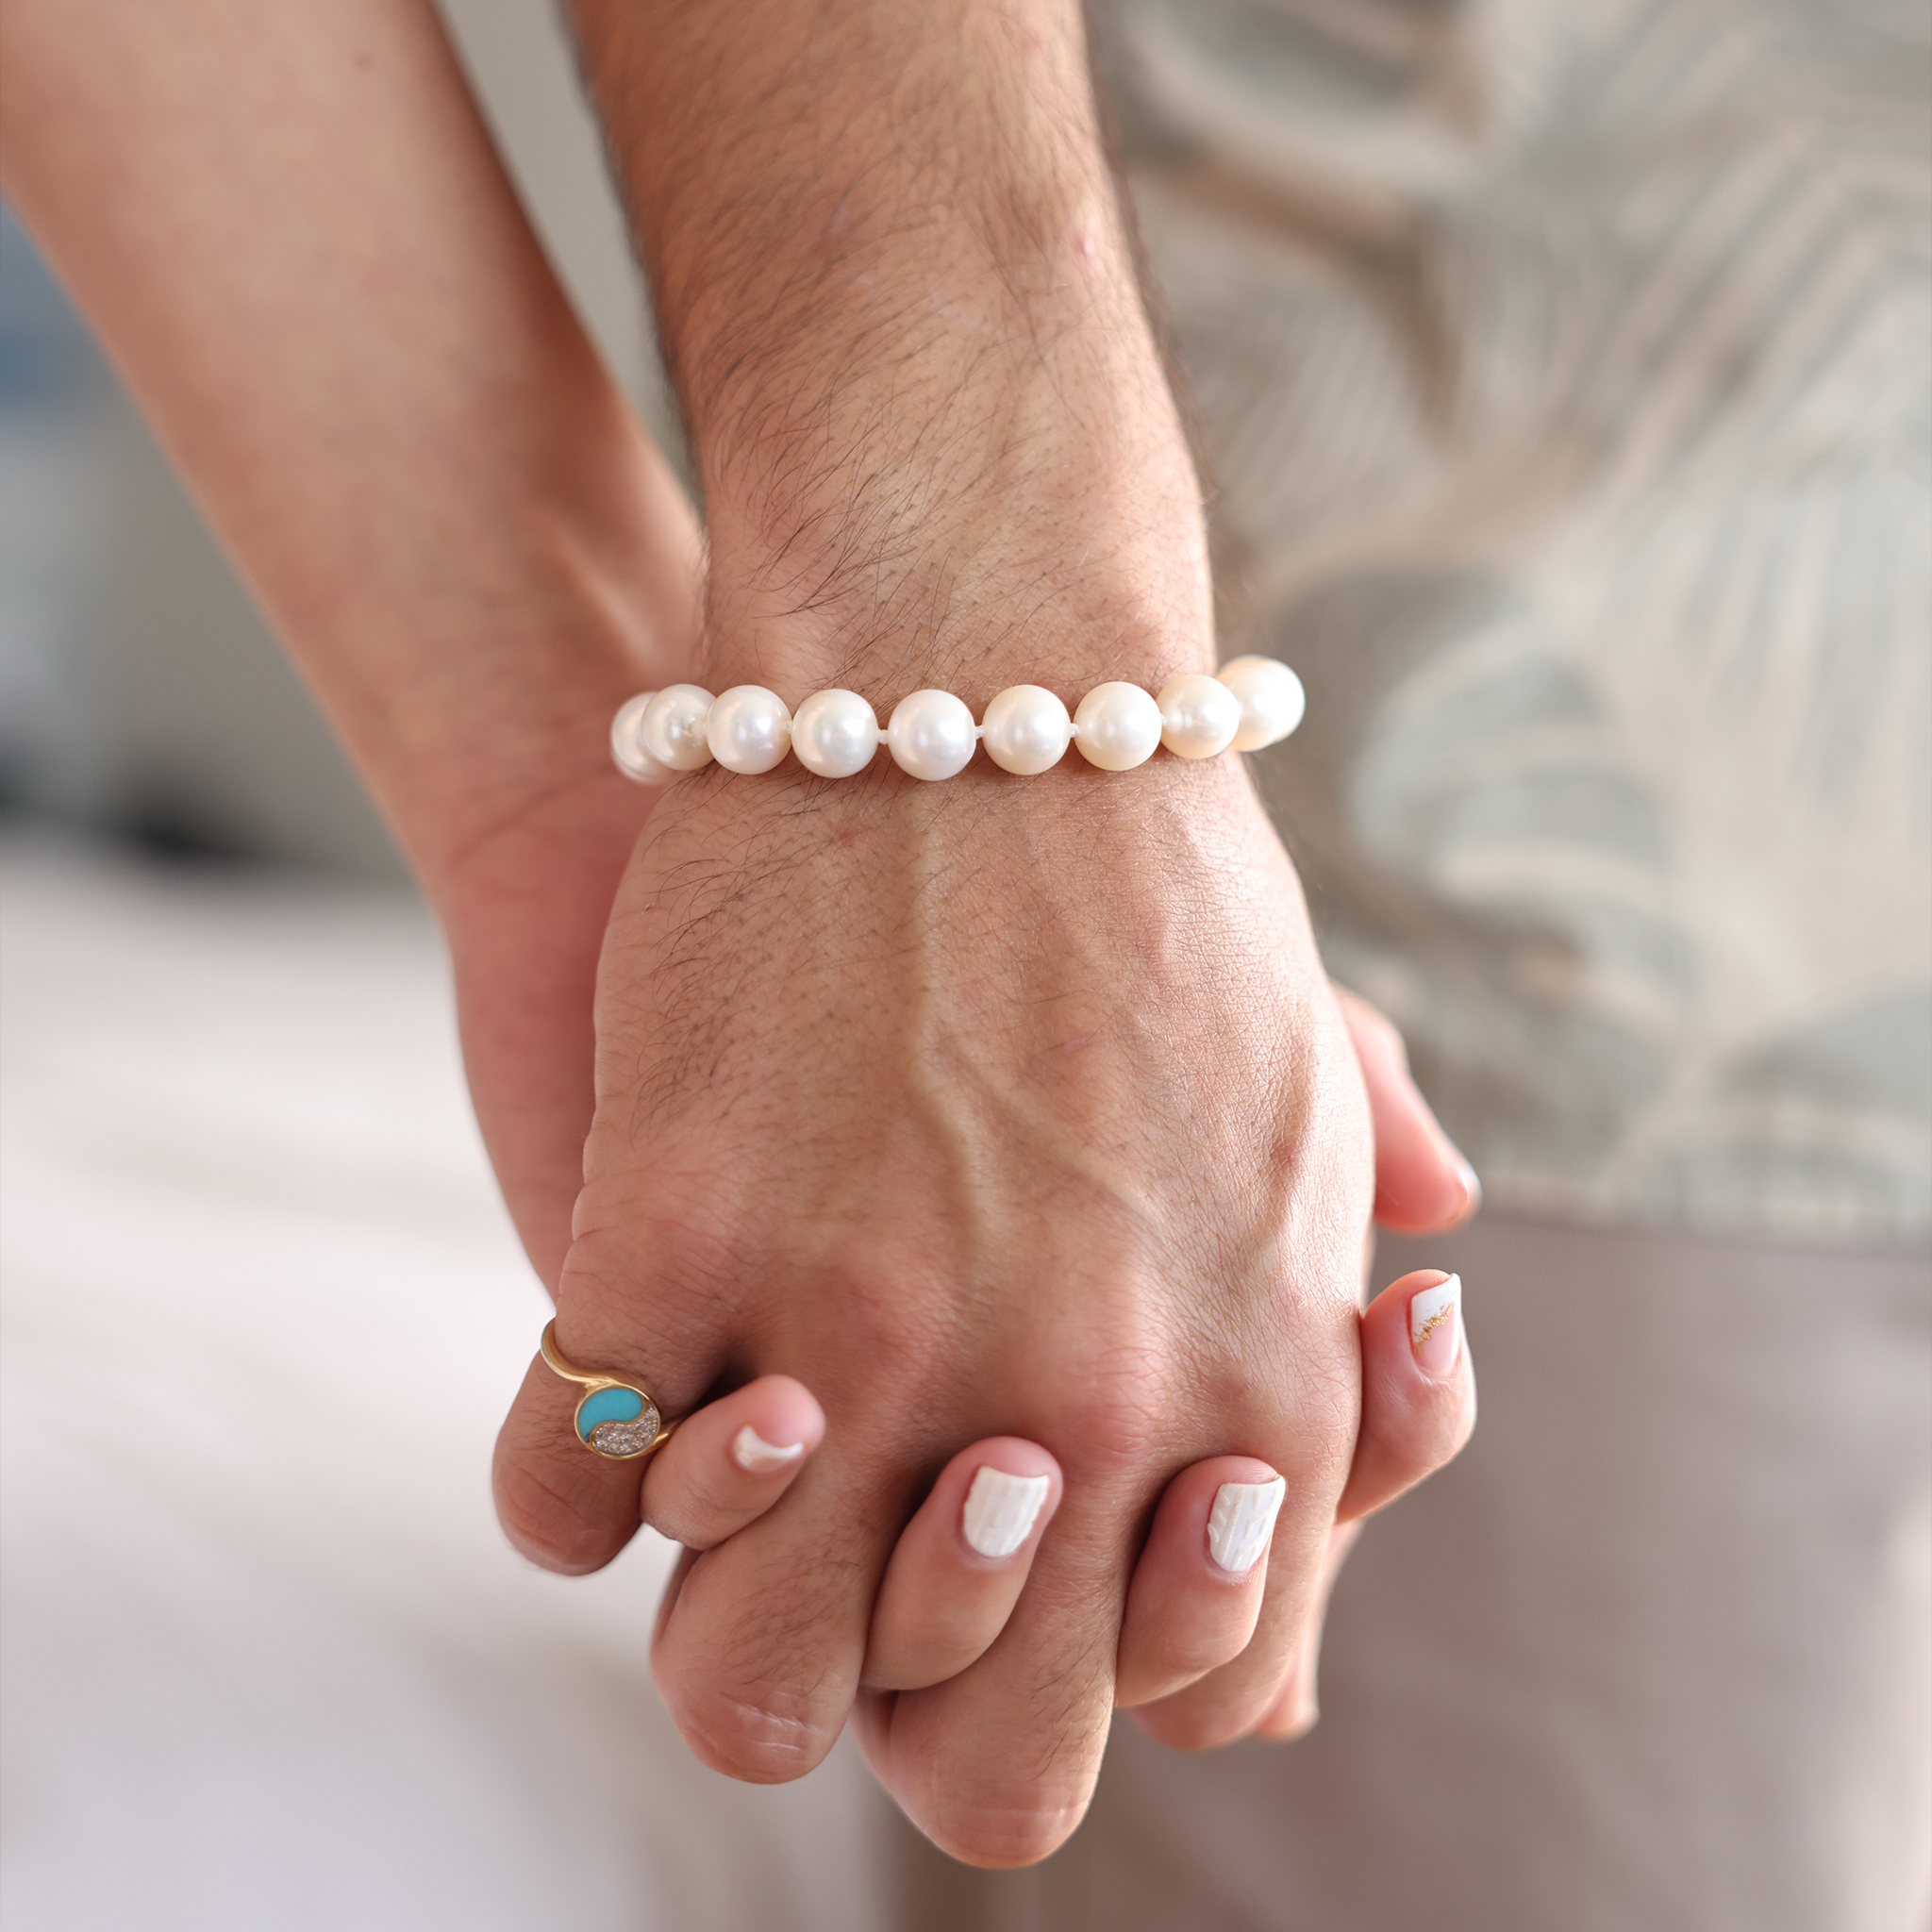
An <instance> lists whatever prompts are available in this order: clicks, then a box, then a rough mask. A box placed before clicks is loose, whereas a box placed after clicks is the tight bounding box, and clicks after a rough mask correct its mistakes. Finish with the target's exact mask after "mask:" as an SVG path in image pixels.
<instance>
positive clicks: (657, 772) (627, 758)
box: [610, 691, 677, 785]
mask: <svg viewBox="0 0 1932 1932" xmlns="http://www.w3.org/2000/svg"><path fill="white" fill-rule="evenodd" d="M657 695H658V693H657V692H656V691H640V692H639V693H638V694H637V696H636V697H634V698H626V699H625V701H624V703H623V704H622V705H621V706H619V708H618V712H617V716H616V717H614V718H613V719H611V721H610V756H611V757H612V758H614V759H616V761H617V769H618V770H619V771H620V772H622V773H623V774H624V775H625V777H626V778H628V779H629V780H630V781H631V783H632V784H634V785H668V784H669V783H670V782H671V780H672V779H673V778H675V776H676V775H677V774H676V773H675V772H674V771H672V770H670V769H669V767H667V766H664V765H660V764H659V763H658V760H657V759H656V758H653V757H652V756H651V755H650V753H649V752H647V751H646V750H645V749H644V747H643V745H642V744H641V742H640V741H639V739H638V726H639V725H640V724H642V723H643V720H644V707H645V706H646V705H648V704H649V703H650V702H651V700H652V699H653V698H654V697H656V696H657Z"/></svg>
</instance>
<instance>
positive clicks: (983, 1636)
mask: <svg viewBox="0 0 1932 1932" xmlns="http://www.w3.org/2000/svg"><path fill="white" fill-rule="evenodd" d="M674 1440H675V1439H674ZM1060 1491H1061V1478H1060V1468H1059V1464H1058V1462H1056V1461H1055V1460H1054V1458H1053V1457H1051V1456H1050V1455H1049V1454H1048V1453H1047V1452H1046V1451H1045V1450H1044V1449H1042V1448H1041V1447H1040V1445H1039V1444H1038V1443H1037V1442H1028V1441H1023V1440H1022V1439H1021V1438H1019V1437H1017V1436H995V1437H992V1438H991V1439H990V1440H989V1441H984V1442H975V1443H974V1445H973V1447H972V1448H970V1449H962V1450H961V1451H960V1452H959V1454H958V1455H957V1456H956V1457H953V1459H952V1461H950V1462H949V1463H947V1464H946V1466H945V1468H944V1469H943V1470H942V1471H941V1473H940V1478H939V1480H938V1481H937V1482H936V1483H934V1485H933V1487H932V1493H931V1494H930V1495H928V1496H927V1497H926V1499H925V1501H924V1504H922V1505H921V1506H920V1508H919V1510H918V1512H917V1513H916V1514H915V1515H914V1516H913V1518H912V1521H911V1522H910V1523H908V1524H907V1525H906V1527H905V1529H904V1530H903V1531H902V1532H901V1533H900V1537H899V1541H898V1545H897V1547H896V1548H895V1549H894V1550H893V1552H892V1557H891V1562H890V1563H888V1564H887V1566H886V1575H885V1580H884V1582H883V1583H881V1584H880V1586H879V1593H878V1598H877V1600H876V1602H875V1603H874V1607H873V1613H872V1631H871V1636H870V1639H869V1641H868V1643H867V1646H866V1653H865V1672H864V1677H863V1680H862V1681H863V1683H864V1686H865V1688H866V1689H867V1690H869V1691H922V1690H924V1688H925V1687H926V1686H927V1685H929V1684H939V1683H943V1682H944V1681H945V1679H946V1678H948V1677H952V1676H957V1675H958V1674H959V1672H961V1671H963V1670H964V1669H965V1668H966V1667H967V1665H969V1664H971V1663H973V1662H974V1660H975V1659H976V1658H978V1657H980V1656H981V1655H983V1654H984V1652H985V1651H986V1650H987V1648H988V1647H989V1645H991V1642H992V1641H993V1639H994V1638H996V1637H997V1636H998V1635H999V1634H1000V1632H1001V1631H1002V1630H1003V1629H1005V1627H1006V1623H1007V1618H1008V1615H1009V1614H1010V1613H1011V1611H1012V1607H1013V1606H1014V1604H1015V1603H1017V1602H1018V1601H1019V1597H1020V1591H1021V1590H1022V1588H1023V1587H1024V1584H1025V1582H1026V1574H1027V1572H1028V1571H1029V1570H1030V1569H1031V1568H1032V1566H1033V1553H1034V1551H1035V1550H1037V1549H1038V1548H1039V1547H1040V1539H1041V1535H1042V1533H1043V1532H1044V1531H1045V1529H1046V1525H1047V1524H1048V1523H1049V1522H1051V1521H1052V1519H1053V1513H1054V1511H1055V1510H1056V1509H1057V1508H1058V1507H1059V1500H1060Z"/></svg>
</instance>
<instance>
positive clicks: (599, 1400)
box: [577, 1389, 644, 1442]
mask: <svg viewBox="0 0 1932 1932" xmlns="http://www.w3.org/2000/svg"><path fill="white" fill-rule="evenodd" d="M643 1412H644V1398H643V1397H642V1396H641V1395H640V1394H639V1393H638V1391H636V1390H635V1389H596V1390H592V1391H591V1393H590V1394H589V1395H587V1396H585V1397H584V1399H583V1401H582V1402H581V1403H579V1404H578V1406H577V1434H578V1436H580V1437H581V1438H582V1439H583V1441H586V1442H588V1441H590V1440H591V1430H592V1429H594V1428H595V1427H596V1426H597V1424H599V1423H628V1422H635V1421H636V1420H637V1418H638V1417H639V1416H641V1415H642V1414H643Z"/></svg>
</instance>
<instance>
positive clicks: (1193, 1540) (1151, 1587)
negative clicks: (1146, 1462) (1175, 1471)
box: [1114, 1456, 1287, 1707]
mask: <svg viewBox="0 0 1932 1932" xmlns="http://www.w3.org/2000/svg"><path fill="white" fill-rule="evenodd" d="M1286 1491H1287V1485H1286V1484H1285V1483H1284V1482H1283V1481H1282V1479H1281V1477H1280V1476H1278V1475H1277V1474H1275V1473H1274V1470H1272V1469H1271V1468H1270V1467H1269V1466H1268V1465H1267V1464H1266V1463H1265V1462H1257V1461H1256V1460H1255V1458H1254V1457H1249V1456H1217V1457H1213V1458H1211V1459H1210V1460H1208V1461H1207V1462H1197V1463H1195V1464H1194V1465H1193V1467H1192V1468H1191V1469H1185V1470H1183V1471H1182V1472H1181V1473H1180V1474H1179V1475H1177V1476H1175V1477H1174V1480H1173V1481H1172V1482H1171V1483H1169V1484H1168V1486H1167V1491H1166V1493H1165V1494H1164V1495H1162V1497H1161V1499H1160V1505H1159V1507H1158V1509H1156V1511H1155V1513H1154V1526H1153V1528H1152V1529H1151V1530H1150V1531H1149V1532H1148V1535H1147V1541H1146V1545H1145V1547H1144V1548H1143V1549H1142V1550H1141V1559H1140V1561H1139V1562H1138V1563H1137V1564H1136V1565H1135V1568H1134V1575H1133V1581H1132V1583H1131V1584H1130V1585H1129V1586H1128V1590H1127V1607H1126V1614H1125V1616H1124V1619H1123V1621H1122V1624H1121V1641H1120V1654H1119V1660H1118V1663H1117V1665H1116V1668H1115V1674H1114V1702H1115V1703H1116V1704H1118V1705H1122V1706H1124V1707H1131V1706H1134V1705H1139V1704H1146V1703H1150V1702H1151V1701H1152V1700H1154V1699H1155V1698H1158V1697H1169V1696H1172V1695H1173V1694H1174V1692H1175V1691H1182V1690H1185V1689H1186V1688H1187V1687H1188V1686H1189V1685H1190V1684H1191V1683H1193V1682H1194V1681H1195V1680H1196V1679H1197V1678H1200V1677H1204V1676H1206V1675H1207V1674H1208V1672H1209V1671H1211V1670H1215V1669H1217V1668H1218V1667H1219V1666H1220V1665H1222V1664H1224V1663H1228V1662H1230V1661H1231V1660H1232V1659H1233V1658H1235V1657H1239V1656H1240V1655H1241V1652H1242V1651H1243V1650H1245V1649H1246V1648H1247V1645H1248V1639H1249V1638H1250V1637H1252V1636H1253V1635H1254V1634H1255V1619H1256V1618H1257V1616H1258V1615H1259V1614H1260V1610H1261V1593H1262V1589H1263V1586H1264V1585H1265V1583H1266V1581H1267V1576H1268V1543H1269V1539H1270V1537H1271V1536H1272V1534H1273V1532H1274V1518H1275V1514H1276V1512H1277V1511H1278V1510H1279V1509H1280V1507H1281V1499H1282V1497H1283V1495H1284V1494H1285V1493H1286Z"/></svg>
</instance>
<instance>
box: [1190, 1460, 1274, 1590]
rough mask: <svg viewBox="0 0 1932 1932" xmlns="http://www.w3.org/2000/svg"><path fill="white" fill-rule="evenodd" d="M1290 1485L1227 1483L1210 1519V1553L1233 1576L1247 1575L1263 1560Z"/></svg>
mask: <svg viewBox="0 0 1932 1932" xmlns="http://www.w3.org/2000/svg"><path fill="white" fill-rule="evenodd" d="M1287 1494H1288V1484H1287V1483H1286V1482H1285V1481H1284V1480H1283V1479H1282V1478H1281V1477H1280V1476H1276V1477H1275V1478H1274V1481H1273V1482H1272V1483H1223V1484H1222V1486H1221V1487H1220V1488H1219V1489H1218V1490H1216V1491H1215V1492H1214V1508H1213V1511H1212V1513H1211V1514H1210V1515H1209V1516H1208V1555H1209V1556H1210V1557H1213V1558H1214V1560H1215V1562H1216V1563H1218V1564H1219V1565H1220V1566H1221V1568H1222V1569H1224V1570H1225V1571H1226V1572H1227V1574H1229V1575H1230V1576H1245V1575H1246V1574H1248V1572H1249V1571H1250V1570H1252V1569H1253V1568H1254V1567H1255V1565H1256V1564H1257V1563H1258V1562H1259V1561H1260V1560H1261V1552H1262V1551H1263V1550H1264V1549H1266V1548H1267V1547H1268V1538H1269V1535H1270V1533H1271V1532H1272V1531H1273V1529H1274V1518H1275V1515H1276V1513H1277V1512H1278V1511H1279V1509H1280V1507H1281V1499H1282V1497H1284V1496H1285V1495H1287Z"/></svg>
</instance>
